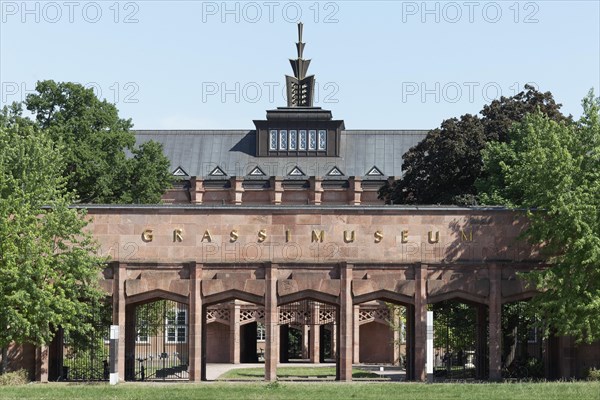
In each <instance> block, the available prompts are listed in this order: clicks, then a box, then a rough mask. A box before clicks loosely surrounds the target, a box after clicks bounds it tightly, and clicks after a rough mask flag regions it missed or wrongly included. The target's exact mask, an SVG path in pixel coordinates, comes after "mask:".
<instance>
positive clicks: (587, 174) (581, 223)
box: [478, 91, 600, 341]
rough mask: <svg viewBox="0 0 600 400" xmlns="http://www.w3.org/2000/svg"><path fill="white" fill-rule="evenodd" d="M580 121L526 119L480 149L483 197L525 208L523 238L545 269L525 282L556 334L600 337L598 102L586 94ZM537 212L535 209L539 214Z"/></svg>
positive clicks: (533, 116) (539, 116)
mask: <svg viewBox="0 0 600 400" xmlns="http://www.w3.org/2000/svg"><path fill="white" fill-rule="evenodd" d="M583 109H584V114H583V116H582V117H581V119H580V120H579V121H577V122H570V121H567V122H556V121H554V120H552V119H550V118H549V117H547V116H546V115H544V114H543V113H541V112H536V113H533V114H531V115H528V116H526V117H525V119H524V120H523V121H522V122H521V123H519V124H517V125H516V126H515V127H514V129H512V130H511V131H510V133H509V140H508V141H507V142H505V143H490V144H488V146H487V148H486V149H485V151H484V152H483V159H484V171H485V172H486V177H485V178H483V179H481V180H480V182H478V187H479V188H480V189H481V191H482V193H481V199H482V200H483V201H485V202H487V203H491V202H493V203H500V204H504V205H507V206H510V207H523V208H527V209H530V210H532V211H529V212H528V216H529V219H530V226H529V228H528V230H527V232H526V236H527V238H528V239H529V241H530V242H531V243H533V244H537V245H538V246H539V247H540V249H541V250H540V252H541V256H542V257H543V258H545V259H546V260H548V261H547V262H548V264H549V265H550V268H547V269H544V270H540V271H534V272H532V273H530V274H529V275H528V277H529V279H530V280H531V281H532V282H533V284H535V285H536V287H537V288H538V289H539V290H540V292H541V293H540V294H539V295H538V296H536V297H535V298H534V299H533V301H532V306H533V308H534V309H536V310H537V311H538V312H539V314H540V315H541V317H542V318H543V320H544V321H546V322H547V323H548V324H549V325H550V327H551V328H553V329H554V330H555V331H556V332H557V333H559V334H563V335H573V336H575V337H577V338H578V339H579V340H586V341H593V340H598V339H600V318H599V317H598V316H599V315H600V268H599V267H600V115H599V114H600V100H598V99H596V98H594V95H593V92H592V91H590V93H589V94H588V96H587V97H586V98H585V99H584V100H583ZM536 209H537V211H536Z"/></svg>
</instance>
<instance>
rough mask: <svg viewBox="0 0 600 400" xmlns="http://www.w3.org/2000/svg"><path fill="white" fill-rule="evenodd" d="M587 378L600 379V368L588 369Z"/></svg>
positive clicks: (590, 379)
mask: <svg viewBox="0 0 600 400" xmlns="http://www.w3.org/2000/svg"><path fill="white" fill-rule="evenodd" d="M587 378H588V380H589V381H600V368H590V369H588V373H587Z"/></svg>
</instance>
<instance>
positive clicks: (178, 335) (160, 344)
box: [125, 300, 189, 381]
mask: <svg viewBox="0 0 600 400" xmlns="http://www.w3.org/2000/svg"><path fill="white" fill-rule="evenodd" d="M132 314H133V318H130V321H128V324H127V335H126V339H125V341H126V345H125V353H126V354H125V379H126V380H130V381H147V380H185V379H188V378H189V376H188V365H189V313H188V306H187V305H186V304H182V303H177V302H175V301H170V300H158V301H154V302H152V303H146V304H142V305H137V306H136V307H135V311H134V312H133V313H132ZM130 315H131V314H130Z"/></svg>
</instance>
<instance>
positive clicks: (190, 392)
mask: <svg viewBox="0 0 600 400" xmlns="http://www.w3.org/2000/svg"><path fill="white" fill-rule="evenodd" d="M0 399H3V400H9V399H14V400H23V399H60V400H67V399H69V400H70V399H90V400H92V399H93V400H97V399H111V400H117V399H118V400H121V399H123V400H134V399H140V400H153V399H169V400H177V399H219V400H222V399H235V400H263V399H267V400H268V399H300V400H302V399H306V400H320V399H326V400H336V399H340V400H341V399H344V400H346V399H376V400H386V399H411V400H432V399H466V400H495V399H498V400H500V399H502V400H506V399H510V400H536V399H539V400H555V399H556V400H568V399H574V400H575V399H577V400H588V399H589V400H599V399H600V382H593V383H592V382H576V383H513V384H433V385H426V384H422V383H351V384H346V383H334V382H329V383H277V384H266V383H233V382H232V383H200V384H174V383H154V384H151V383H142V384H134V383H126V384H120V385H118V386H117V387H111V386H109V385H108V384H95V385H81V384H59V383H50V384H39V383H37V384H30V385H25V386H18V387H0Z"/></svg>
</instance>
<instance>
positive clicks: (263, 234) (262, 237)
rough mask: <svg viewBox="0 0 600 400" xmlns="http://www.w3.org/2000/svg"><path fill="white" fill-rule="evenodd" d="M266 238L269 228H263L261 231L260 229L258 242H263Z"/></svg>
mask: <svg viewBox="0 0 600 400" xmlns="http://www.w3.org/2000/svg"><path fill="white" fill-rule="evenodd" d="M265 240H267V230H266V229H261V230H260V231H258V243H262V242H264V241H265Z"/></svg>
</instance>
